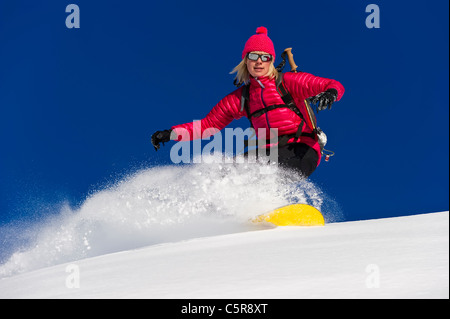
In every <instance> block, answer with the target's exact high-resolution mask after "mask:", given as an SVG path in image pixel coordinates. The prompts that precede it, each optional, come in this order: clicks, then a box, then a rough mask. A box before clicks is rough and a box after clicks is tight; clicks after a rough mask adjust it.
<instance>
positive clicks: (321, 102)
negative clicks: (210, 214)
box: [309, 89, 338, 111]
mask: <svg viewBox="0 0 450 319" xmlns="http://www.w3.org/2000/svg"><path fill="white" fill-rule="evenodd" d="M337 96H338V91H337V90H336V89H328V90H326V91H325V92H322V93H319V94H317V95H316V96H313V97H311V98H310V99H309V101H310V103H311V104H317V103H318V104H317V111H322V110H325V109H326V108H327V107H328V109H331V105H332V104H333V103H334V102H336V99H337Z"/></svg>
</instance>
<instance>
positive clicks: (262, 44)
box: [242, 27, 275, 60]
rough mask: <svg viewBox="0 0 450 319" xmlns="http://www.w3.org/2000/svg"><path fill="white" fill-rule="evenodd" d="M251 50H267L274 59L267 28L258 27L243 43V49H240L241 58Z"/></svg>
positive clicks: (273, 49)
mask: <svg viewBox="0 0 450 319" xmlns="http://www.w3.org/2000/svg"><path fill="white" fill-rule="evenodd" d="M253 51H262V52H267V53H269V54H271V55H272V56H273V59H274V60H275V48H274V46H273V42H272V40H270V38H269V37H268V36H267V28H265V27H258V28H257V29H256V34H254V35H252V36H251V37H250V38H249V39H248V40H247V42H246V43H245V47H244V51H242V59H244V58H245V56H246V55H247V53H249V52H253Z"/></svg>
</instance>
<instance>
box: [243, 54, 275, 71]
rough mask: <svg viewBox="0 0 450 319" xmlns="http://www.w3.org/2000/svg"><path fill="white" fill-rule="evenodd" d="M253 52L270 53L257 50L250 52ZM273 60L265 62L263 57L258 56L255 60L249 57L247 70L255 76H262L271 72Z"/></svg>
mask: <svg viewBox="0 0 450 319" xmlns="http://www.w3.org/2000/svg"><path fill="white" fill-rule="evenodd" d="M252 53H256V54H259V55H261V54H264V55H268V53H266V52H260V51H255V52H250V54H252ZM271 62H272V60H269V61H266V62H263V61H262V59H261V57H258V60H256V61H253V60H250V59H249V58H247V70H248V72H249V73H250V75H251V76H253V77H254V78H257V77H260V76H265V75H267V74H268V73H269V70H270V68H269V67H270V63H271Z"/></svg>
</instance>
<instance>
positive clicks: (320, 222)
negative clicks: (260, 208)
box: [252, 204, 325, 226]
mask: <svg viewBox="0 0 450 319" xmlns="http://www.w3.org/2000/svg"><path fill="white" fill-rule="evenodd" d="M252 222H253V223H255V224H258V223H264V222H268V223H272V224H274V225H275V226H324V225H325V220H324V218H323V216H322V213H321V212H319V210H317V209H316V208H314V207H312V206H309V205H306V204H293V205H287V206H283V207H280V208H277V209H275V210H273V211H271V212H269V213H266V214H262V215H259V216H256V217H255V218H253V219H252Z"/></svg>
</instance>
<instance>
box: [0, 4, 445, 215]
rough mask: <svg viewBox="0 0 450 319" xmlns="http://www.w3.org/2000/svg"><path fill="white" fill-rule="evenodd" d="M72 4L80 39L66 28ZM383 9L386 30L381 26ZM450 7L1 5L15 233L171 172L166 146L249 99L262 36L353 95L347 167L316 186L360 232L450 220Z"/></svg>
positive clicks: (344, 150) (3, 161)
mask: <svg viewBox="0 0 450 319" xmlns="http://www.w3.org/2000/svg"><path fill="white" fill-rule="evenodd" d="M70 3H75V4H77V5H78V6H79V8H80V28H79V29H68V28H67V27H66V25H65V20H66V17H67V15H68V13H66V12H65V8H66V6H67V5H69V4H70ZM370 3H376V4H377V5H378V6H379V7H380V22H381V25H380V28H379V29H368V28H367V27H366V24H365V20H366V17H367V15H368V13H366V12H365V8H366V6H367V5H368V4H370ZM448 6H449V4H448V1H433V2H431V1H404V0H401V1H385V0H383V1H378V0H374V1H366V2H365V1H333V0H324V1H320V2H319V1H284V2H280V3H276V2H273V1H270V2H269V1H264V0H263V1H257V2H251V1H220V2H217V1H158V2H156V1H86V0H73V1H72V0H71V2H69V1H68V2H64V1H60V0H58V1H22V0H14V1H12V0H0V110H1V116H0V152H1V155H0V222H7V221H11V220H15V219H21V218H30V217H32V218H39V217H40V214H45V213H46V212H52V209H53V207H54V205H58V203H61V202H64V201H66V202H69V203H70V204H71V205H74V206H76V205H78V204H79V203H81V202H82V201H83V200H84V199H85V197H86V196H87V195H88V194H89V193H90V192H93V191H95V190H97V189H98V188H101V187H102V185H106V184H108V183H111V182H112V181H114V180H116V179H117V178H120V176H123V175H126V174H127V173H128V172H130V171H134V170H136V169H138V168H142V167H149V166H151V165H164V164H167V165H169V164H171V162H170V159H169V151H170V147H167V146H166V147H165V148H162V150H161V151H159V152H157V153H156V152H155V151H154V149H153V147H152V146H151V144H150V136H151V134H152V133H153V132H154V131H155V130H161V129H167V128H170V127H171V126H172V125H175V124H180V123H185V122H189V121H192V120H194V119H200V118H202V117H203V116H204V115H206V114H207V113H208V112H209V110H210V109H211V108H212V107H213V106H214V105H215V104H216V103H217V102H218V101H219V100H220V99H221V98H222V97H223V96H225V95H226V94H228V93H229V92H231V91H232V90H234V86H233V84H232V82H233V76H231V75H229V74H228V73H229V72H230V71H231V69H232V68H233V67H234V66H235V65H237V64H238V63H239V62H240V57H241V52H242V49H243V46H244V43H245V41H246V40H247V39H248V37H249V36H251V35H253V34H254V33H255V29H256V28H257V27H258V26H265V27H267V28H268V31H269V36H270V37H271V39H272V40H273V42H274V44H275V49H276V51H277V55H278V56H280V54H281V52H282V51H283V49H284V48H286V47H292V48H293V52H294V55H295V60H296V63H297V65H299V69H300V70H302V71H305V72H309V73H312V74H315V75H317V76H322V77H327V78H334V79H336V80H338V81H340V82H341V83H342V84H343V85H344V86H345V88H346V94H345V95H344V97H343V99H342V100H341V102H339V103H336V104H335V105H334V107H333V109H332V110H331V111H329V112H321V113H319V115H318V122H319V126H320V127H322V128H323V129H324V130H325V131H326V133H327V135H328V140H329V144H328V145H327V146H328V148H330V149H332V150H334V151H335V152H336V156H335V157H334V158H333V159H332V160H331V161H330V162H329V163H322V164H321V165H320V166H319V168H318V169H317V170H316V172H315V173H314V174H313V175H312V176H311V180H312V181H313V182H314V183H316V184H317V185H319V186H320V187H321V188H322V189H323V190H324V191H325V192H326V193H327V194H328V195H329V196H330V197H332V198H334V199H335V200H336V202H338V203H339V205H340V206H341V207H342V209H343V211H344V214H345V215H346V217H347V219H348V220H355V219H366V218H379V217H387V216H398V215H409V214H414V213H425V212H433V211H443V210H448V192H449V179H448V178H449V171H448V169H449V160H448V158H449V157H448V156H449V149H448V147H449V146H448V145H449V89H448V87H449V64H448V63H449V62H448V58H449V42H448V41H449V40H448V36H449V35H448V26H449V18H448V9H449V8H448ZM278 61H279V59H278V60H277V61H276V62H277V63H278ZM247 125H248V122H247V120H245V119H243V120H240V121H237V122H234V123H233V124H232V125H231V126H230V127H238V126H243V127H247Z"/></svg>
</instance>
